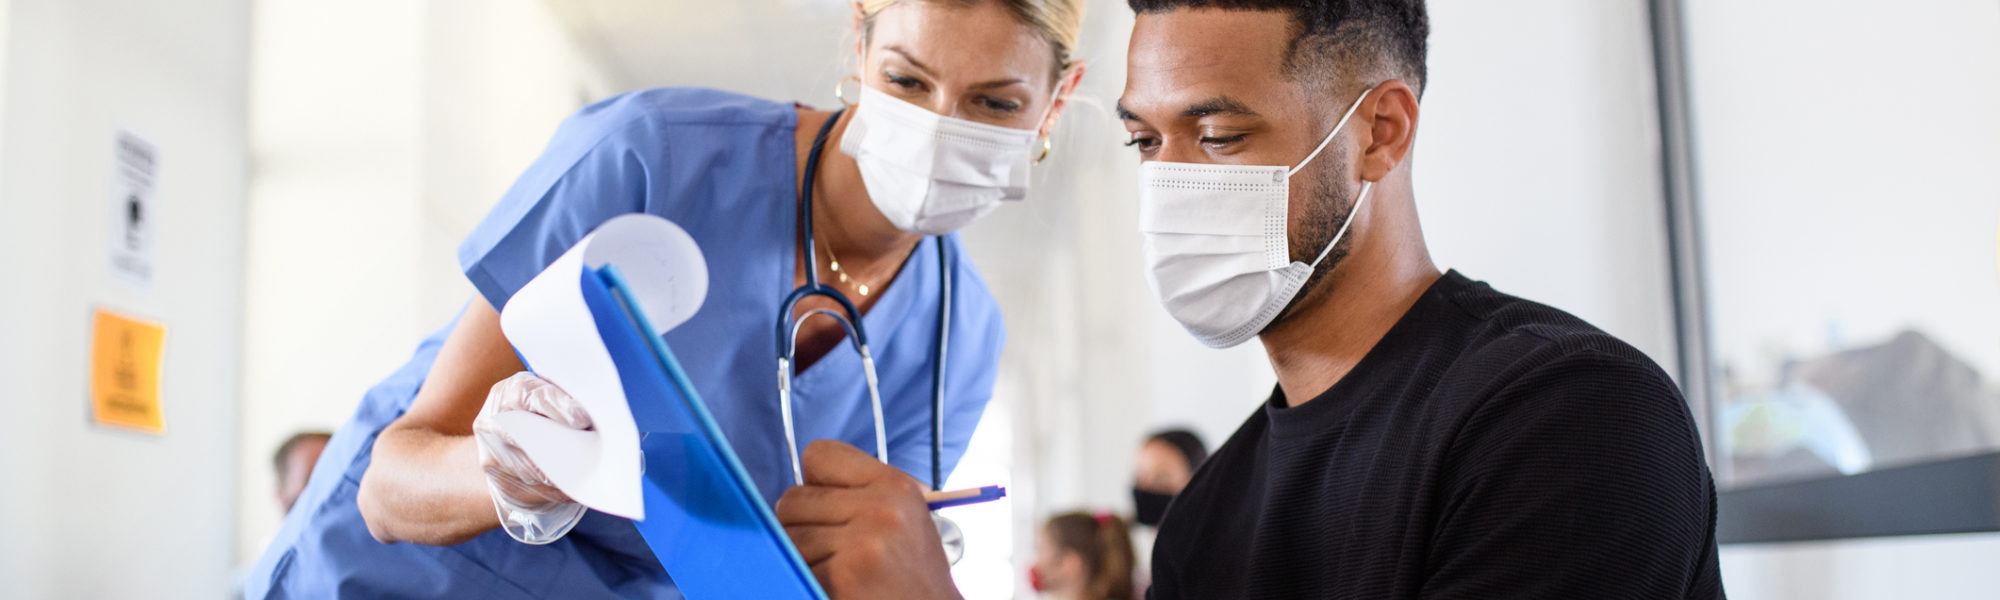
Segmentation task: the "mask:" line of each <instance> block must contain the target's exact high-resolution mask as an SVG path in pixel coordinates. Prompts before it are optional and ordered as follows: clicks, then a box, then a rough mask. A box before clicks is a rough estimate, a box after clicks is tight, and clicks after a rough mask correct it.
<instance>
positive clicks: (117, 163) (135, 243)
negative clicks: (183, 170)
mask: <svg viewBox="0 0 2000 600" xmlns="http://www.w3.org/2000/svg"><path fill="white" fill-rule="evenodd" d="M115 156H116V158H115V159H114V161H113V164H112V166H111V213H110V215H111V270H112V271H113V272H115V273H117V274H119V275H120V276H122V277H124V278H126V279H129V280H131V281H132V282H133V283H137V284H139V285H140V286H142V287H143V286H146V285H150V284H151V283H152V281H153V237H154V230H155V228H156V226H155V225H154V223H155V222H157V221H158V220H159V218H158V215H156V214H155V212H154V211H155V209H156V208H157V207H156V205H155V204H154V203H153V176H154V173H156V168H157V165H158V164H159V163H158V161H159V150H158V149H157V148H154V147H153V144H152V143H150V142H147V141H146V140H144V139H141V138H140V137H139V136H137V135H133V134H132V133H131V132H127V131H120V132H118V140H117V152H116V154H115Z"/></svg>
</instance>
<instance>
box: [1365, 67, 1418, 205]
mask: <svg viewBox="0 0 2000 600" xmlns="http://www.w3.org/2000/svg"><path fill="white" fill-rule="evenodd" d="M1354 116H1355V118H1356V119H1358V120H1359V121H1360V122H1359V123H1357V124H1358V125H1362V126H1363V127H1361V128H1359V133H1360V140H1359V141H1360V143H1361V155H1360V159H1359V160H1357V161H1355V165H1356V167H1357V168H1358V169H1359V170H1360V175H1361V179H1362V180H1363V181H1381V180H1383V179H1385V178H1387V177H1388V176H1389V173H1390V172H1392V171H1395V170H1396V167H1398V166H1401V165H1402V164H1403V160H1404V159H1406V158H1409V155H1410V146H1411V145H1413V144H1415V143H1416V141H1417V92H1416V91H1415V90H1412V89H1410V86H1409V84H1406V83H1403V80H1401V79H1391V80H1388V81H1384V82H1382V83H1380V84H1377V85H1376V86H1375V89H1374V91H1371V92H1369V93H1368V99H1367V100H1364V101H1362V103H1361V108H1360V109H1359V110H1357V111H1355V115H1354Z"/></svg>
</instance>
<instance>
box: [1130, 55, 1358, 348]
mask: <svg viewBox="0 0 2000 600" xmlns="http://www.w3.org/2000/svg"><path fill="white" fill-rule="evenodd" d="M1373 89H1374V88H1369V89H1368V90H1363V91H1362V92H1361V97H1360V98H1355V99H1354V105H1353V106H1350V107H1348V109H1347V113H1346V114H1343V115H1341V116H1340V122H1339V123H1336V124H1335V125H1334V126H1333V131H1330V132H1327V134H1326V139H1323V140H1320V143H1319V146H1318V147H1316V148H1313V151H1312V154H1309V155H1307V156H1306V159H1305V160H1304V161H1303V162H1300V163H1299V164H1298V166H1295V167H1283V166H1243V165H1212V164H1196V163H1170V162H1157V161H1155V162H1149V163H1146V164H1144V165H1141V166H1140V167H1139V230H1140V233H1142V234H1143V235H1144V236H1145V250H1146V266H1147V275H1148V277H1147V279H1148V280H1149V281H1150V282H1151V283H1152V285H1153V292H1154V293H1156V294H1158V295H1159V297H1160V303H1161V304H1163V305H1165V306H1166V308H1167V313H1168V314H1170V315H1173V317H1174V320H1176V321H1180V323H1181V326H1182V327H1185V328H1187V330H1188V333H1191V334H1194V337H1195V339H1198V340H1201V343H1203V344H1206V345H1208V346H1209V347H1212V348H1227V347H1230V346H1235V345H1237V344H1241V343H1243V342H1244V341H1247V340H1249V339H1250V338H1251V337H1254V336H1256V335H1257V334H1258V333H1259V332H1261V331H1263V330H1264V327H1265V326H1267V325H1270V324H1271V320H1272V319H1275V318H1277V317H1278V313H1279V312H1280V311H1283V310H1284V309H1285V306H1286V305H1289V304H1291V302H1292V297H1293V296H1295V295H1298V293H1299V288H1301V287H1303V286H1304V285H1305V283H1306V279H1307V278H1309V277H1311V276H1312V273H1313V269H1315V268H1318V267H1319V263H1320V261H1322V260H1325V259H1326V255H1327V254H1328V253H1329V252H1330V251H1332V250H1333V247H1334V246H1335V245H1336V244H1339V243H1340V238H1341V237H1342V236H1345V235H1347V227H1348V226H1349V225H1352V224H1354V218H1353V217H1354V215H1355V214H1357V213H1359V212H1360V211H1361V206H1362V205H1363V204H1365V203H1367V202H1368V192H1369V191H1370V190H1372V189H1373V188H1374V183H1373V182H1368V181H1363V182H1361V195H1360V196H1359V197H1358V198H1357V199H1356V200H1355V201H1354V208H1353V210H1352V211H1350V212H1349V213H1348V219H1347V221H1346V223H1344V224H1342V225H1341V227H1340V231H1339V232H1337V233H1335V234H1333V239H1332V240H1331V241H1328V242H1327V244H1326V247H1325V248H1322V249H1320V251H1319V256H1318V257H1317V258H1314V259H1313V261H1312V262H1311V263H1303V262H1294V261H1293V260H1292V251H1291V246H1290V244H1289V242H1288V240H1287V236H1286V234H1285V226H1286V223H1288V222H1289V215H1288V213H1289V207H1290V205H1291V198H1290V195H1291V177H1292V175H1295V174H1298V172H1299V170H1300V169H1304V168H1305V167H1306V165H1307V164H1309V163H1311V162H1312V160H1313V158H1315V157H1317V156H1319V153H1320V151H1322V150H1325V149H1326V146H1327V144H1328V143H1330V142H1332V141H1333V138H1334V136H1337V135H1339V134H1340V129H1341V128H1342V127H1345V126H1346V125H1347V119H1348V118H1349V117H1352V116H1354V111H1355V109H1358V108H1360V107H1361V100H1362V99H1363V98H1367V97H1368V92H1369V91H1373Z"/></svg>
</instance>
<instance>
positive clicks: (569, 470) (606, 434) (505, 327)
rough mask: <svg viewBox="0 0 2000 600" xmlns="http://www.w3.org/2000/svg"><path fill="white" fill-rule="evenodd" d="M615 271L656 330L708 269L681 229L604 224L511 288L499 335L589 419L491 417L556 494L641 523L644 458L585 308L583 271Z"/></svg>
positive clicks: (654, 223) (678, 316)
mask: <svg viewBox="0 0 2000 600" xmlns="http://www.w3.org/2000/svg"><path fill="white" fill-rule="evenodd" d="M605 265H613V266H616V267H617V268H618V270H619V272H620V273H621V274H623V275H624V277H625V279H626V282H627V283H628V284H629V286H630V287H631V291H632V292H634V293H635V295H636V296H637V300H638V305H639V306H640V307H641V308H642V309H643V310H645V311H646V317H647V319H648V320H649V321H651V323H652V324H653V326H654V327H655V328H658V329H659V331H655V332H653V334H654V335H662V334H665V333H666V332H667V331H668V330H671V329H673V328H674V327H676V326H679V325H680V324H681V323H683V322H686V321H687V319H688V318H689V317H691V316H693V315H694V313H695V311H696V310H699V309H700V308H701V303H702V300H703V299H704V298H706V297H707V296H708V263H707V261H706V260H704V259H703V257H702V254H701V248H700V247H699V246H697V245H696V244H695V242H694V238H693V237H692V236H689V235H688V233H687V231H686V230H683V229H681V228H680V226H679V225H675V224H673V222H671V221H668V220H666V219H662V218H660V217H656V216H652V215H646V214H631V215H624V216H619V217H615V218H613V219H611V220H609V221H605V222H604V224H603V225H600V226H598V227H597V229H596V230H594V231H592V232H591V233H590V234H589V235H587V236H584V238H583V239H582V240H580V241H578V242H577V243H576V245H575V246H571V247H570V249H569V250H568V251H566V252H564V253H563V255H562V257H560V258H557V259H556V261H555V262H554V263H551V264H550V265H549V266H548V268H546V269H543V270H542V272H541V274H539V275H536V276H535V278H534V279H532V280H529V282H528V283H527V285H524V286H522V287H521V289H520V291H518V292H515V294H514V296H513V297H512V298H510V299H508V300H507V304H506V307H505V308H503V309H502V310H501V311H500V329H501V332H502V333H504V334H506V336H507V341H508V342H510V343H512V344H513V345H514V349H515V351H516V352H519V353H520V354H521V358H522V359H523V360H525V361H526V362H527V364H528V367H529V368H530V369H531V370H533V371H534V372H535V375H536V376H539V377H541V378H542V379H545V380H547V381H549V382H550V383H554V384H556V386H557V387H561V388H562V389H563V391H564V392H567V393H568V394H569V395H570V397H572V398H575V399H576V400H577V402H578V403H579V404H582V405H583V407H584V410H586V411H588V412H589V413H590V419H591V422H592V430H591V431H577V430H574V429H570V428H567V427H563V426H562V425H560V424H557V423H556V422H554V421H551V420H548V419H545V418H542V417H540V416H538V415H535V414H533V413H528V412H524V411H522V412H509V413H505V414H501V415H498V416H497V420H498V422H499V423H500V427H501V429H502V430H503V431H506V432H507V434H508V435H510V436H512V437H513V438H514V442H515V444H517V445H519V446H520V447H521V450H522V451H523V452H526V453H527V455H528V457H529V458H531V459H533V460H534V461H535V465H536V466H537V467H540V468H541V470H542V473H543V474H544V475H547V476H548V478H549V481H550V482H551V483H554V484H555V486H556V488H557V489H560V490H562V491H563V493H565V494H568V495H569V497H570V498H571V499H573V500H576V501H577V502H579V503H582V504H583V505H584V506H588V507H590V508H593V509H596V510H599V511H603V512H606V513H610V514H614V515H618V516H621V517H625V518H629V519H643V518H645V503H644V501H643V499H642V498H641V495H640V494H641V491H640V477H641V472H642V471H641V469H642V465H643V464H644V457H643V456H642V455H641V453H640V450H639V431H638V427H637V425H635V424H634V422H633V420H632V412H631V409H630V408H629V407H628V405H627V404H626V399H625V391H624V387H623V385H622V384H621V382H620V381H619V378H618V369H617V367H616V366H614V365H613V364H612V360H611V355H610V353H608V352H607V351H606V350H605V349H604V344H603V341H602V339H600V338H599V335H598V331H597V325H596V321H595V320H594V319H593V318H592V316H591V313H590V308H589V307H588V306H587V305H586V304H585V303H584V299H583V293H582V288H581V282H582V280H583V277H584V276H585V271H586V270H595V269H598V268H602V267H604V266H605Z"/></svg>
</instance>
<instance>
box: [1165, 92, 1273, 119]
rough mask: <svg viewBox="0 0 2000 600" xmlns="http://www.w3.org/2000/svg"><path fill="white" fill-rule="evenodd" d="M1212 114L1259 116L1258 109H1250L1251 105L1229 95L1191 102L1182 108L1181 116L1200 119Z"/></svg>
mask: <svg viewBox="0 0 2000 600" xmlns="http://www.w3.org/2000/svg"><path fill="white" fill-rule="evenodd" d="M1211 115H1243V116H1247V117H1255V116H1258V115H1257V111H1254V110H1250V107H1248V106H1244V105H1243V103H1242V102H1237V101H1236V99H1235V98H1230V97H1228V96H1216V97H1214V98H1209V99H1207V100H1203V101H1200V102H1196V103H1194V104H1190V105H1188V107H1187V108H1183V109H1181V116H1183V117H1187V118H1190V119H1199V118H1202V117H1206V116H1211Z"/></svg>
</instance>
